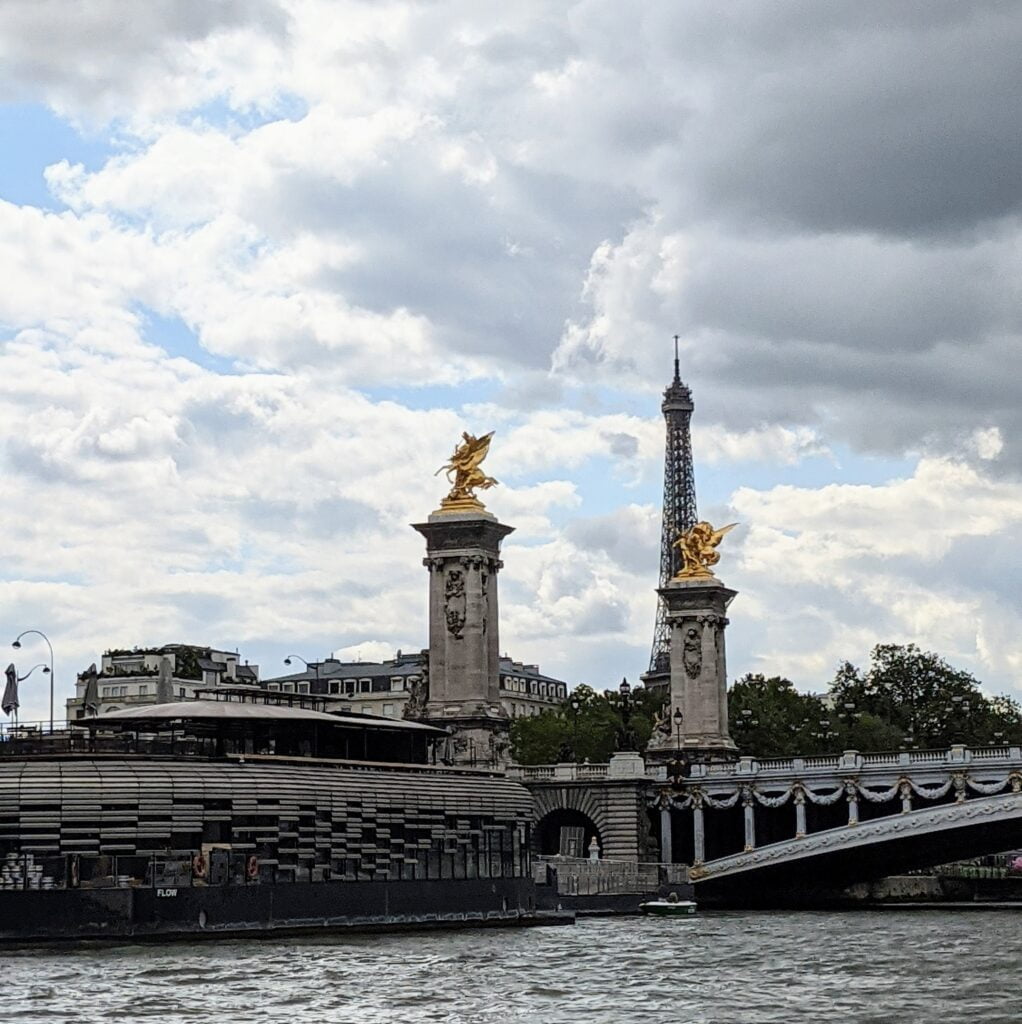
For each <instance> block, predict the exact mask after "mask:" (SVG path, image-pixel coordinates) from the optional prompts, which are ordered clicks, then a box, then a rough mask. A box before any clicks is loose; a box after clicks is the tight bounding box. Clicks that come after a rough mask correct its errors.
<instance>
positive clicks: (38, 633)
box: [11, 629, 53, 735]
mask: <svg viewBox="0 0 1022 1024" xmlns="http://www.w3.org/2000/svg"><path fill="white" fill-rule="evenodd" d="M29 633H35V635H36V636H41V637H42V638H43V639H44V640H45V641H46V646H47V647H48V648H49V649H50V734H51V735H52V734H53V644H51V643H50V638H49V637H48V636H47V635H46V634H45V633H43V632H42V631H41V630H38V629H25V630H22V631H21V632H20V633H19V634H18V635H17V636H16V637H15V638H14V643H12V644H11V646H12V647H13V648H14V649H15V650H17V651H20V650H21V638H22V637H23V636H28V635H29ZM34 671H35V669H30V670H29V673H28V674H29V675H31V674H32V672H34Z"/></svg>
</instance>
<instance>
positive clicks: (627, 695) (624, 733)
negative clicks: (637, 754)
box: [617, 679, 638, 750]
mask: <svg viewBox="0 0 1022 1024" xmlns="http://www.w3.org/2000/svg"><path fill="white" fill-rule="evenodd" d="M617 692H618V702H617V703H618V707H619V708H620V710H621V731H620V733H619V734H618V749H619V750H634V749H635V748H636V746H637V742H636V739H635V734H634V732H633V731H632V727H631V724H630V723H631V719H632V712H633V711H634V710H635V705H636V704H637V703H638V695H637V694H636V695H634V696H633V694H632V688H631V686H630V685H629V683H628V680H627V679H622V680H621V685H620V686H619V687H618V691H617Z"/></svg>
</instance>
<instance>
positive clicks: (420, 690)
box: [403, 672, 429, 718]
mask: <svg viewBox="0 0 1022 1024" xmlns="http://www.w3.org/2000/svg"><path fill="white" fill-rule="evenodd" d="M428 702H429V676H428V675H427V674H426V673H425V672H423V673H422V675H420V676H416V677H415V679H414V681H413V682H412V685H411V691H410V692H409V694H408V700H407V701H405V708H404V712H403V715H404V717H405V718H421V717H422V715H424V714H425V712H426V704H427V703H428Z"/></svg>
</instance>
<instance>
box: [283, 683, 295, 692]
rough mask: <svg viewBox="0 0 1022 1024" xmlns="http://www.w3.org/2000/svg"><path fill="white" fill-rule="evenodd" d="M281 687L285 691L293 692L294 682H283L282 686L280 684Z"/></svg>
mask: <svg viewBox="0 0 1022 1024" xmlns="http://www.w3.org/2000/svg"><path fill="white" fill-rule="evenodd" d="M281 689H282V690H283V691H284V692H285V693H294V692H295V684H294V683H284V684H283V686H281Z"/></svg>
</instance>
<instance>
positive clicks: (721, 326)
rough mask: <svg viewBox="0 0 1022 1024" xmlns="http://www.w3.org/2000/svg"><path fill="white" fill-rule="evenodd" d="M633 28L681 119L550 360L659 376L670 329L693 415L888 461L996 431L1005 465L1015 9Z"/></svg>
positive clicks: (1010, 434)
mask: <svg viewBox="0 0 1022 1024" xmlns="http://www.w3.org/2000/svg"><path fill="white" fill-rule="evenodd" d="M593 7H594V5H592V4H590V5H587V9H592V8H593ZM601 10H605V8H604V7H602V6H601ZM637 33H638V34H639V35H640V36H641V37H642V39H643V40H644V41H645V42H646V44H647V46H646V50H645V53H644V56H643V57H642V61H643V66H644V76H645V78H644V79H643V80H644V81H646V82H652V81H656V80H659V81H661V82H662V83H663V91H664V93H665V94H666V95H668V96H671V97H672V98H673V101H674V103H675V105H676V108H677V109H683V110H684V116H683V117H682V118H681V119H679V121H678V125H677V132H676V136H675V139H674V143H673V144H672V145H670V146H667V147H661V148H660V149H658V150H657V151H656V159H648V156H649V154H647V155H646V157H647V158H646V159H644V162H641V163H640V164H637V165H636V167H637V168H639V169H641V173H637V175H636V181H637V182H639V183H641V185H642V187H643V188H644V189H646V190H647V191H648V194H649V195H650V196H651V197H653V199H654V203H653V206H652V208H653V209H655V211H656V216H655V217H653V216H651V217H650V218H649V220H648V221H647V222H646V223H645V224H642V223H638V224H636V223H632V224H629V225H627V226H626V227H625V229H624V230H623V231H622V234H621V235H620V236H618V237H617V238H616V239H614V242H615V247H614V249H613V251H612V253H611V255H610V257H609V258H608V260H607V261H606V263H605V264H602V265H600V266H599V267H597V268H596V270H595V271H594V278H593V280H594V284H593V286H592V288H591V301H592V311H591V314H590V317H589V319H588V322H586V323H584V325H583V327H584V334H585V333H586V332H588V333H587V336H586V337H585V338H584V340H583V341H582V342H581V343H578V344H575V346H574V348H573V349H569V350H567V351H566V352H565V353H564V359H563V363H564V365H566V366H568V367H569V368H571V369H573V370H579V371H580V372H582V373H586V372H589V373H591V372H593V368H594V367H595V368H596V372H597V373H601V372H602V373H603V374H604V375H606V376H610V375H612V374H624V375H630V374H632V373H633V372H638V374H639V375H640V376H643V377H645V379H646V380H647V381H649V383H650V384H651V385H653V384H658V383H659V382H660V381H661V380H662V377H663V374H664V370H665V362H666V360H665V359H664V358H663V356H662V355H660V354H658V355H656V356H655V357H654V355H653V352H654V349H655V350H656V351H657V353H661V352H662V348H663V346H662V342H661V340H660V339H661V338H662V337H666V336H669V335H670V333H673V330H674V329H677V330H680V331H681V333H682V335H683V338H684V339H685V342H686V346H685V350H684V353H683V357H684V358H683V361H684V364H685V375H686V377H687V379H688V380H689V382H690V383H691V384H693V386H694V387H695V389H696V399H697V405H698V410H697V416H699V417H700V420H701V422H704V423H705V422H713V421H720V422H723V423H725V424H726V425H728V426H730V427H740V428H748V427H751V426H755V425H756V424H757V423H759V422H781V423H784V424H790V425H794V424H802V423H806V424H812V425H814V426H822V427H823V428H824V429H825V431H826V432H827V435H828V437H829V438H831V439H833V440H835V441H838V442H840V441H845V442H850V443H851V444H853V445H854V446H856V447H860V448H865V449H867V450H869V451H874V452H886V453H895V454H900V453H903V452H904V451H906V450H913V449H914V450H916V451H918V450H927V449H928V448H930V447H933V448H935V449H938V450H943V451H958V450H960V449H961V448H962V446H963V443H964V442H965V441H966V440H967V438H968V436H969V435H970V434H971V432H972V431H974V430H975V429H977V428H981V427H985V426H988V425H996V426H998V427H999V428H1000V430H1001V432H1002V435H1003V436H1004V439H1005V452H1004V455H1003V457H1002V458H1001V460H1000V461H999V463H998V466H999V467H1000V466H1003V467H1005V468H1008V469H1018V468H1022V446H1020V445H1019V444H1017V443H1016V442H1015V440H1014V439H1015V438H1016V437H1022V413H1020V411H1019V410H1020V409H1022V401H1020V398H1022V387H1020V385H1019V383H1018V382H1019V380H1022V301H1020V300H1022V289H1020V285H1019V281H1020V280H1022V258H1020V253H1022V243H1020V212H1022V145H1020V144H1019V138H1018V135H1019V129H1018V126H1019V124H1022V90H1019V88H1018V81H1019V74H1018V53H1019V51H1020V43H1022V9H1020V8H1019V6H1018V5H1017V4H1010V3H999V2H990V3H976V4H959V3H950V2H939V0H938V2H933V3H889V2H887V0H884V2H864V3H855V4H852V3H846V4H820V3H815V2H812V3H810V2H805V3H798V2H793V3H785V4H762V3H752V2H749V3H745V2H738V3H734V4H729V5H727V6H726V7H722V5H719V4H716V3H691V4H685V5H665V6H659V7H652V8H649V9H648V10H647V11H646V12H645V14H644V16H643V18H642V19H641V22H640V23H639V24H638V25H637ZM599 34H600V39H599V40H598V39H596V38H595V37H594V36H587V37H586V42H587V44H589V45H590V46H591V47H592V48H593V49H592V50H591V51H590V52H595V51H598V52H599V54H600V58H601V59H602V60H605V61H607V62H613V61H614V60H615V57H614V55H613V54H612V53H611V52H610V50H611V46H610V44H609V43H608V42H607V39H606V33H603V32H602V31H601V32H600V33H599ZM638 81H639V79H638V78H636V82H638ZM636 155H637V154H636ZM672 238H673V239H675V240H676V244H677V256H676V258H675V260H674V262H673V263H671V262H668V261H666V260H664V259H659V260H658V259H652V260H650V259H649V255H650V251H651V248H652V247H653V246H655V245H656V244H657V243H658V241H659V240H661V239H666V240H668V242H669V241H670V240H671V239H672ZM643 260H646V261H647V263H648V266H646V267H645V268H644V267H643ZM608 324H609V327H608ZM625 338H627V339H628V340H627V341H625V340H622V339H625ZM587 367H588V368H589V369H588V371H587V369H586V368H587Z"/></svg>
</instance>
